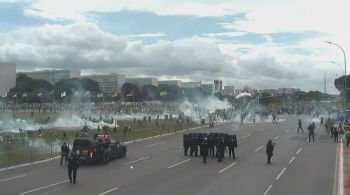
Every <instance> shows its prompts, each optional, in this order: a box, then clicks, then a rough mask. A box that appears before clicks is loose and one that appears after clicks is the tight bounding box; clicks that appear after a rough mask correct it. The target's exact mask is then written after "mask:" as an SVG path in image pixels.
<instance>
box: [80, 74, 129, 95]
mask: <svg viewBox="0 0 350 195" xmlns="http://www.w3.org/2000/svg"><path fill="white" fill-rule="evenodd" d="M82 78H89V79H92V80H94V81H96V82H98V84H99V86H100V89H101V91H102V93H104V94H108V95H111V94H112V93H114V92H120V91H121V89H122V87H123V84H124V83H125V75H123V74H115V73H112V74H100V75H86V76H82Z"/></svg>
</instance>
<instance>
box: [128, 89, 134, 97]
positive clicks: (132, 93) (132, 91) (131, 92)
mask: <svg viewBox="0 0 350 195" xmlns="http://www.w3.org/2000/svg"><path fill="white" fill-rule="evenodd" d="M126 96H127V97H132V96H134V90H131V91H130V92H129V93H128V94H126Z"/></svg>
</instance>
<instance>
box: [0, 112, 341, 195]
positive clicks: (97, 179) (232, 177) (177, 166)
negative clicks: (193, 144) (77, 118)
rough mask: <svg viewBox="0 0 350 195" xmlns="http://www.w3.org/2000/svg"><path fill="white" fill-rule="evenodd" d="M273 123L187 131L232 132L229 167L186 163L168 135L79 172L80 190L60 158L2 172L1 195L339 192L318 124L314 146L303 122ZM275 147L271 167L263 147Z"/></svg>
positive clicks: (330, 150) (331, 148)
mask: <svg viewBox="0 0 350 195" xmlns="http://www.w3.org/2000/svg"><path fill="white" fill-rule="evenodd" d="M279 119H282V120H283V121H281V122H279V123H278V124H277V125H273V124H272V123H271V122H265V123H256V124H244V125H243V126H242V125H239V124H236V123H222V124H217V125H215V127H214V128H211V129H209V128H208V127H203V128H198V129H195V130H191V131H188V132H226V133H234V134H236V135H237V138H238V148H236V159H235V160H233V159H228V155H227V152H226V154H225V159H224V162H222V163H218V162H217V160H216V159H214V158H210V157H209V159H207V164H203V163H202V158H201V157H190V156H187V157H185V156H184V155H183V149H182V134H183V133H178V134H175V135H169V136H164V137H158V138H153V139H148V140H144V141H140V142H134V143H130V144H128V152H127V156H126V158H124V159H115V160H112V161H111V162H110V163H109V164H107V165H94V166H91V165H90V166H89V165H87V166H81V167H80V168H79V170H78V177H77V182H78V183H77V184H69V181H68V177H67V168H66V167H60V166H59V161H58V160H52V161H49V162H45V163H40V164H36V165H30V166H26V167H22V168H16V169H11V170H5V171H1V172H0V194H2V195H7V194H11V195H12V194H20V195H24V194H29V195H32V194H60V195H62V194H65V195H68V194H87V195H89V194H91V195H104V194H118V195H120V194H130V195H135V194H142V195H165V194H166V195H171V194H174V195H179V194H184V195H187V194H188V195H195V194H198V195H204V194H208V195H213V194H215V195H220V194H225V195H226V194H238V195H255V194H256V195H264V194H273V195H289V194H290V195H303V194H305V195H306V194H307V195H312V194H315V195H316V194H317V195H323V194H324V195H331V194H333V190H334V186H335V182H334V178H335V177H336V176H335V169H336V156H337V155H336V153H337V146H338V144H336V143H333V142H332V140H331V138H330V136H329V135H326V134H325V130H324V128H320V127H318V123H316V127H317V128H316V137H315V142H314V143H313V142H307V130H306V127H307V124H308V123H310V121H311V120H312V118H311V117H306V116H304V117H303V118H302V120H303V127H304V133H299V134H298V133H297V117H293V116H290V117H286V118H279ZM268 139H272V140H273V142H275V143H276V144H277V145H276V147H275V152H274V156H273V157H272V164H271V165H268V164H267V163H266V162H267V158H266V154H265V149H266V148H265V145H266V143H267V141H268Z"/></svg>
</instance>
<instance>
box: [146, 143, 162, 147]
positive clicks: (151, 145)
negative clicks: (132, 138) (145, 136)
mask: <svg viewBox="0 0 350 195" xmlns="http://www.w3.org/2000/svg"><path fill="white" fill-rule="evenodd" d="M160 144H164V142H157V143H154V144H150V145H147V146H146V147H147V148H149V147H152V146H156V145H160Z"/></svg>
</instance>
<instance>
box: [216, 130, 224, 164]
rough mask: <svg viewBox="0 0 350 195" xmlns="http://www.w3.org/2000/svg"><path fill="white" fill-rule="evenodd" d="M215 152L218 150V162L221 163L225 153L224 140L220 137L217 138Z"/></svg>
mask: <svg viewBox="0 0 350 195" xmlns="http://www.w3.org/2000/svg"><path fill="white" fill-rule="evenodd" d="M217 150H218V162H222V160H223V157H224V152H225V140H224V138H223V137H222V136H220V137H219V140H218V145H217Z"/></svg>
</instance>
